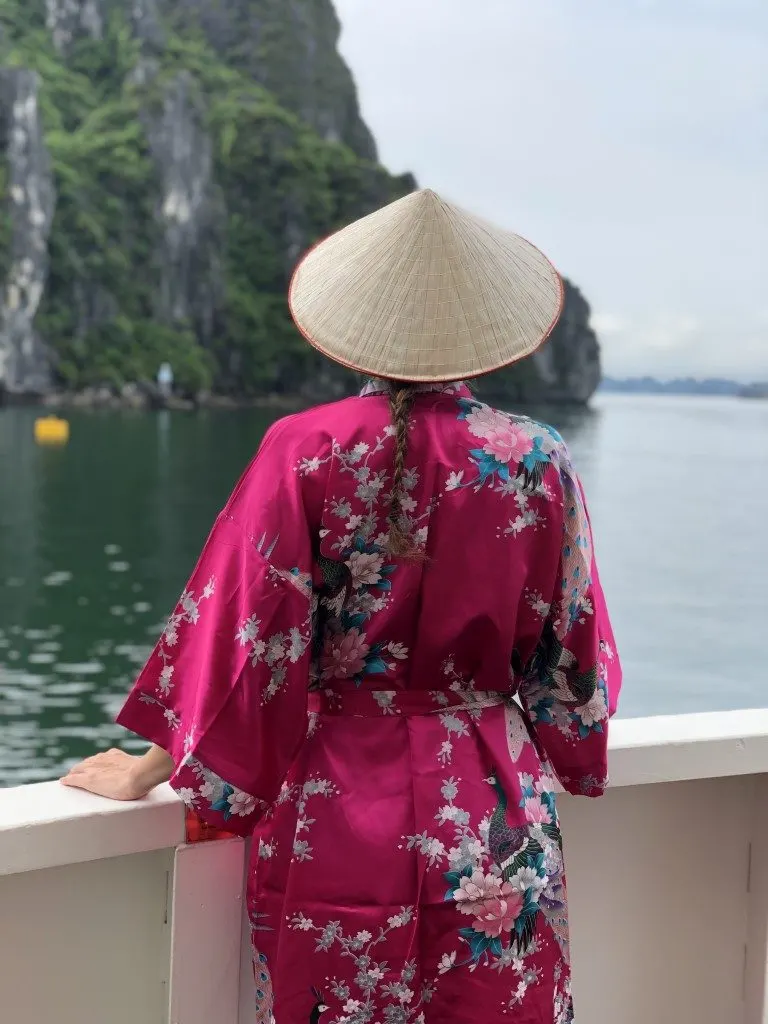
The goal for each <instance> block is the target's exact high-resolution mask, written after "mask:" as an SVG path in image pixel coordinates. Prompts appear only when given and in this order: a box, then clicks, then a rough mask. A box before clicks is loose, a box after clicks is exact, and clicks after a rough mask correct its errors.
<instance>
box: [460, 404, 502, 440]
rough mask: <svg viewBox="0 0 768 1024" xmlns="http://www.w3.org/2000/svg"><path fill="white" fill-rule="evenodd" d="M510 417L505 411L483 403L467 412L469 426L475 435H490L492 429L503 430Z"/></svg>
mask: <svg viewBox="0 0 768 1024" xmlns="http://www.w3.org/2000/svg"><path fill="white" fill-rule="evenodd" d="M508 423H509V419H508V418H507V417H506V416H504V414H503V413H500V412H497V411H496V410H495V409H491V408H490V406H488V405H481V406H479V407H478V408H476V409H473V410H472V411H471V412H470V413H468V414H467V427H468V428H469V432H470V433H471V434H474V435H475V437H483V438H485V437H488V435H489V434H490V433H491V432H492V431H497V430H501V429H502V428H503V426H504V425H505V424H508Z"/></svg>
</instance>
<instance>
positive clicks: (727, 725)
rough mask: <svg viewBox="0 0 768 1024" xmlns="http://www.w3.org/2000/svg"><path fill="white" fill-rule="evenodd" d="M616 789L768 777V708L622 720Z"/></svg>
mask: <svg viewBox="0 0 768 1024" xmlns="http://www.w3.org/2000/svg"><path fill="white" fill-rule="evenodd" d="M609 736H610V747H611V757H610V764H609V767H610V775H611V787H612V788H616V787H619V786H641V785H648V784H652V783H660V782H682V781H685V780H688V779H706V778H722V777H725V776H732V775H750V774H759V773H761V772H768V709H758V710H754V711H726V712H713V713H711V714H699V715H669V716H664V715H660V716H658V717H654V718H628V719H618V720H615V721H613V722H611V725H610V732H609Z"/></svg>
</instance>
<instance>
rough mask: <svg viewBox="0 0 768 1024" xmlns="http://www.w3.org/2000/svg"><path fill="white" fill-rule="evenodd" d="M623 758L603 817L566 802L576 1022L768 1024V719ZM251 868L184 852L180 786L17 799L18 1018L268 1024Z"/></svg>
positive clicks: (6, 857) (590, 806)
mask: <svg viewBox="0 0 768 1024" xmlns="http://www.w3.org/2000/svg"><path fill="white" fill-rule="evenodd" d="M611 748H612V757H611V774H612V788H611V790H610V791H609V793H608V794H607V795H606V796H605V797H604V798H603V799H602V800H599V801H587V800H576V799H573V798H570V797H567V796H562V797H561V798H560V808H561V815H562V819H563V830H564V834H565V839H566V857H567V868H568V877H569V892H570V901H571V923H572V939H573V951H574V957H573V959H574V978H575V988H576V999H577V1014H578V1019H579V1020H580V1021H582V1020H583V1021H588V1022H589V1024H648V1021H653V1022H654V1024H768V997H767V993H766V977H767V975H768V970H767V966H768V710H760V711H745V712H727V713H722V714H711V715H710V714H707V715H684V716H677V717H670V718H648V719H633V720H626V721H622V720H619V721H617V722H614V723H613V725H612V734H611ZM245 860H246V849H245V844H244V843H243V842H242V840H239V839H232V840H224V841H221V842H214V843H203V844H197V845H194V846H186V845H184V813H183V808H182V805H181V804H180V803H179V801H178V800H177V798H176V796H175V794H174V793H173V792H172V791H171V790H170V788H169V787H162V788H160V789H159V790H157V791H156V792H155V793H153V794H152V795H151V796H150V797H148V798H147V799H146V800H143V801H141V802H139V803H135V804H120V803H113V802H111V801H107V800H102V799H100V798H98V797H94V796H91V795H89V794H86V793H82V792H79V791H77V790H72V789H65V788H64V787H61V786H59V785H58V783H55V782H51V783H41V784H38V785H32V786H21V787H18V788H16V789H6V790H0V938H1V945H2V955H0V1008H1V1010H0V1019H2V1020H3V1021H6V1020H7V1021H8V1022H9V1024H11V1022H12V1024H45V1022H47V1021H53V1020H55V1021H56V1024H210V1022H212V1021H215V1022H216V1024H253V1000H252V998H251V992H250V989H251V981H250V965H249V962H248V955H247V943H246V941H245V938H246V936H245V935H244V932H245V929H244V927H243V923H242V922H243V914H242V908H243V878H244V868H245ZM279 1024H283V1022H279ZM288 1024H292V1022H288Z"/></svg>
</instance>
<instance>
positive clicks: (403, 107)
mask: <svg viewBox="0 0 768 1024" xmlns="http://www.w3.org/2000/svg"><path fill="white" fill-rule="evenodd" d="M335 2H336V6H337V9H338V11H339V14H340V17H341V20H342V23H343V25H344V32H343V36H342V51H343V53H344V55H345V57H346V58H347V61H348V62H349V64H350V65H351V67H352V70H353V72H354V75H355V78H356V80H357V83H358V86H359V90H360V99H361V104H362V108H363V113H364V116H365V118H366V120H367V121H368V123H369V125H370V126H371V128H372V129H373V132H374V134H375V136H376V139H377V141H378V144H379V149H380V153H381V159H382V162H384V163H385V164H386V165H387V166H389V167H390V168H391V169H393V170H397V171H402V170H408V169H410V170H413V171H414V173H415V174H416V176H417V178H418V179H419V183H420V184H422V185H425V186H429V187H432V188H434V189H435V190H436V191H439V192H440V193H441V194H443V195H444V196H445V197H446V198H448V199H452V200H454V201H455V202H458V203H460V204H461V205H463V206H465V207H467V208H468V209H470V210H473V211H474V212H476V213H479V214H482V215H483V216H485V217H488V218H490V219H492V220H495V221H497V222H498V223H500V224H502V225H504V226H506V227H509V228H511V229H513V230H515V231H519V232H520V233H521V234H522V235H525V236H526V237H527V238H529V239H530V240H531V241H533V242H535V243H536V244H538V245H539V246H540V247H541V248H542V249H544V251H545V252H547V254H548V255H549V256H550V257H551V258H552V259H553V261H554V262H555V263H556V264H557V266H558V268H559V269H560V270H561V271H562V272H563V273H564V274H566V275H567V276H568V277H570V278H571V279H572V280H573V281H574V282H575V283H576V284H578V285H579V287H581V288H582V290H583V291H584V293H585V295H586V297H587V298H588V300H589V301H590V303H591V305H592V309H593V322H594V324H595V326H596V327H597V328H598V330H599V333H600V337H601V340H602V341H603V345H604V359H605V369H606V372H608V373H609V374H641V373H654V374H658V375H662V376H664V375H667V376H669V375H674V374H681V373H685V374H687V373H690V374H695V375H700V376H701V375H707V374H727V375H731V376H736V377H740V378H744V379H750V378H760V379H768V0H579V2H575V0H383V2H376V0H335Z"/></svg>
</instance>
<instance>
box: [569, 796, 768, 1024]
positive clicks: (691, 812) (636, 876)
mask: <svg viewBox="0 0 768 1024" xmlns="http://www.w3.org/2000/svg"><path fill="white" fill-rule="evenodd" d="M753 794H754V780H753V779H750V778H741V777H737V778H733V779H712V780H701V781H697V782H682V783H672V784H669V785H660V786H637V787H631V788H625V789H620V790H614V791H613V792H610V793H608V794H607V795H606V796H605V797H603V798H602V799H601V800H597V801H588V800H577V799H575V798H571V799H567V798H561V800H560V807H561V814H562V822H563V835H564V837H565V856H566V872H567V874H568V881H569V897H570V906H571V934H572V942H573V968H574V986H575V1000H576V1011H577V1019H578V1020H584V1021H588V1022H589V1024H648V1022H649V1021H653V1024H739V1022H742V1021H745V1024H758V1022H757V1021H755V1020H754V1019H750V1020H745V1017H744V1012H745V1011H744V1000H743V977H744V949H745V943H746V936H747V917H748V913H749V897H748V895H747V869H748V847H749V842H750V838H751V833H752V817H753V815H754V807H753V803H752V801H753ZM763 976H765V963H764V964H763Z"/></svg>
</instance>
